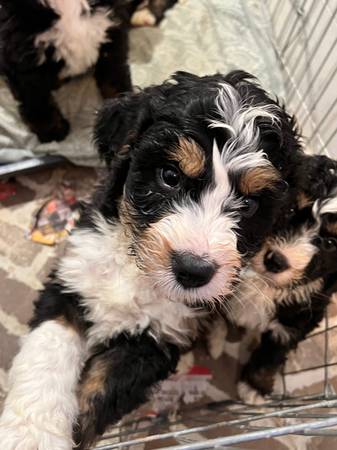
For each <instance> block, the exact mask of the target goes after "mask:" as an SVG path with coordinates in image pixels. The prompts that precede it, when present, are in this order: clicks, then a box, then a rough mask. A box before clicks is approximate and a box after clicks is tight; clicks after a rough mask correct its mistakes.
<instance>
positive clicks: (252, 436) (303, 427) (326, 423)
mask: <svg viewBox="0 0 337 450" xmlns="http://www.w3.org/2000/svg"><path fill="white" fill-rule="evenodd" d="M335 425H337V417H334V418H332V419H326V420H318V421H314V422H308V423H301V424H298V425H288V426H284V427H275V428H270V429H267V430H261V431H254V432H251V433H244V434H238V435H234V436H226V437H220V438H216V439H207V440H205V441H202V442H196V443H194V444H190V445H188V446H186V445H173V446H170V447H165V449H166V450H204V449H210V448H217V447H219V446H222V445H231V444H240V443H241V442H250V441H256V440H261V439H270V438H272V437H277V436H283V435H285V434H294V433H297V432H299V431H304V432H305V431H307V430H309V429H312V430H316V429H320V428H326V427H331V426H335ZM101 450H108V449H103V448H102V449H101Z"/></svg>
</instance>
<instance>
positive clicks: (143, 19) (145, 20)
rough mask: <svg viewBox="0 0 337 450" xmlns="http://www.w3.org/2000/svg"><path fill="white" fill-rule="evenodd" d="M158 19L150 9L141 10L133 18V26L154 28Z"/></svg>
mask: <svg viewBox="0 0 337 450" xmlns="http://www.w3.org/2000/svg"><path fill="white" fill-rule="evenodd" d="M156 23H157V19H156V17H155V16H154V15H153V14H152V12H151V11H150V10H149V9H148V8H143V9H139V10H138V11H136V12H135V13H134V14H133V15H132V17H131V25H133V26H134V27H153V26H154V25H156Z"/></svg>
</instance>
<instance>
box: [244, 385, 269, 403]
mask: <svg viewBox="0 0 337 450" xmlns="http://www.w3.org/2000/svg"><path fill="white" fill-rule="evenodd" d="M238 394H239V397H240V399H241V400H242V401H243V402H245V403H248V404H249V405H263V404H264V403H266V402H267V400H266V399H265V398H264V397H263V396H262V395H261V394H260V393H259V392H258V391H257V390H256V389H254V388H253V387H251V386H249V384H247V383H246V382H244V381H239V383H238Z"/></svg>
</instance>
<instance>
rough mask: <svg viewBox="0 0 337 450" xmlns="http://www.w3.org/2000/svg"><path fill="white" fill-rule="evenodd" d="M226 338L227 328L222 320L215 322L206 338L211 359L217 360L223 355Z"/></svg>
mask: <svg viewBox="0 0 337 450" xmlns="http://www.w3.org/2000/svg"><path fill="white" fill-rule="evenodd" d="M226 336H227V326H226V323H225V322H224V321H223V320H222V319H218V320H215V321H214V323H213V324H212V328H211V330H210V332H209V334H208V336H207V348H208V353H209V354H210V356H211V357H212V358H213V359H218V358H220V356H221V355H222V354H223V353H224V350H225V341H226Z"/></svg>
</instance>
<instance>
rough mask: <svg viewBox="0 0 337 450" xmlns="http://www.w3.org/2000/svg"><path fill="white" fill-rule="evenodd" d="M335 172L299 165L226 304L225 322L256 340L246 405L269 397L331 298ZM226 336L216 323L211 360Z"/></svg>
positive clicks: (244, 379)
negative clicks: (278, 376) (290, 187)
mask: <svg viewBox="0 0 337 450" xmlns="http://www.w3.org/2000/svg"><path fill="white" fill-rule="evenodd" d="M336 169H337V163H336V162H335V161H333V160H330V159H328V158H326V157H324V156H313V157H312V156H310V157H305V158H304V160H303V161H302V164H301V165H300V167H299V168H298V171H297V178H296V182H297V186H296V187H295V188H294V189H293V190H292V191H291V192H290V193H289V200H288V202H286V204H285V206H284V207H283V208H282V209H281V212H280V217H279V218H278V220H276V222H275V226H274V231H273V234H272V236H271V237H269V238H268V239H267V240H266V242H265V243H264V245H263V247H262V249H261V251H259V252H258V253H257V254H256V255H255V256H254V257H253V258H252V260H251V263H250V266H249V269H248V270H247V271H246V272H245V273H244V274H243V281H242V284H241V285H239V287H238V289H237V290H236V292H235V296H234V299H233V301H231V302H228V310H229V312H228V314H227V317H228V318H229V320H231V321H233V322H234V323H235V324H236V325H238V326H241V327H243V328H245V329H246V330H249V331H254V333H255V334H256V332H257V333H258V334H259V335H260V343H259V345H258V346H257V348H256V349H255V350H254V351H253V353H252V355H251V357H250V359H249V361H248V362H247V364H245V366H244V367H243V370H242V373H241V377H240V382H239V385H238V390H239V394H240V396H241V398H242V399H244V400H245V401H247V402H248V403H255V402H258V401H261V402H262V401H263V398H262V397H261V395H266V394H271V393H272V390H273V384H274V379H275V375H276V374H277V373H279V372H280V371H281V369H282V367H283V366H284V364H285V362H286V359H287V356H288V354H289V352H290V350H293V349H296V347H297V345H298V343H299V342H300V341H302V340H303V339H305V338H306V336H307V335H308V334H309V333H310V332H311V331H312V330H313V329H314V328H315V327H316V326H317V325H318V324H319V323H320V321H321V320H322V318H323V317H324V314H325V311H326V308H327V306H328V303H329V301H330V297H331V295H332V293H333V292H334V291H335V290H336V283H337V269H336V261H337V171H336ZM309 180H310V181H309ZM224 330H225V328H224V326H223V324H221V320H219V319H218V321H217V322H216V327H215V328H214V329H213V330H212V333H213V335H212V336H211V337H213V338H214V337H217V336H218V339H216V340H215V341H213V343H211V345H212V347H211V349H212V350H213V353H214V352H215V353H216V354H215V356H219V353H220V352H221V349H222V347H221V343H219V342H218V340H219V336H222V337H223V335H224V333H225V331H224Z"/></svg>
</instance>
